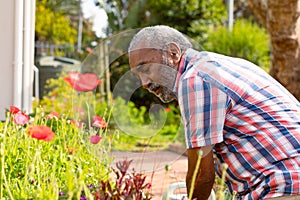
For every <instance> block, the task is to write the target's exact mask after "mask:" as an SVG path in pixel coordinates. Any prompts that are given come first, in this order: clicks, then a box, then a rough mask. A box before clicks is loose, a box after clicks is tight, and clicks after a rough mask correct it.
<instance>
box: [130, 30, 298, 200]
mask: <svg viewBox="0 0 300 200" xmlns="http://www.w3.org/2000/svg"><path fill="white" fill-rule="evenodd" d="M128 54H129V63H130V67H131V71H132V72H133V73H134V74H136V75H137V76H138V77H139V78H140V80H141V82H142V85H143V87H144V88H146V89H148V90H149V91H150V92H152V93H154V94H156V95H157V96H158V97H159V98H160V99H161V100H162V101H163V102H170V101H172V100H175V99H176V100H177V101H178V103H179V107H180V110H181V115H182V119H183V123H184V125H185V136H186V144H187V152H188V172H187V176H186V183H187V189H188V191H190V188H191V180H192V176H193V173H194V171H195V168H196V163H197V160H198V157H199V156H198V152H199V150H200V149H201V150H202V152H203V156H202V159H201V164H200V167H199V170H198V171H197V179H196V182H195V189H194V190H193V198H196V199H198V200H200V199H207V198H208V197H209V195H210V191H211V189H212V186H213V183H214V179H215V171H216V172H217V174H218V175H220V174H221V173H222V165H224V164H225V165H227V166H228V168H227V170H226V184H227V186H228V188H229V190H230V192H234V191H235V192H237V199H268V198H276V197H282V196H285V197H286V198H287V199H295V198H297V197H296V196H297V195H298V194H300V103H299V102H298V101H297V100H296V99H295V98H294V97H293V96H292V95H291V94H290V93H289V92H288V91H287V90H286V89H285V88H284V87H282V86H281V85H280V84H279V83H278V82H277V81H276V80H274V79H273V78H272V77H271V76H270V75H268V74H267V73H266V72H264V71H263V70H262V69H260V68H259V67H258V66H256V65H254V64H252V63H250V62H248V61H246V60H243V59H240V58H232V57H227V56H224V55H220V54H216V53H212V52H205V51H196V50H194V49H192V45H191V43H190V42H189V40H188V39H187V38H186V37H185V36H184V35H183V34H181V33H180V32H178V31H177V30H175V29H173V28H171V27H168V26H162V25H158V26H153V27H146V28H143V29H142V30H140V31H139V32H138V33H137V34H136V35H135V36H134V37H133V39H132V41H131V43H130V45H129V49H128ZM213 154H215V155H216V158H217V159H216V160H214V157H213ZM298 198H299V199H300V197H298Z"/></svg>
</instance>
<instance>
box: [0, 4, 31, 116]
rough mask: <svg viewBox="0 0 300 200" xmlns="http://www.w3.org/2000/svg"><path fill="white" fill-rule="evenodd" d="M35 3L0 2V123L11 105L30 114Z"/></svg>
mask: <svg viewBox="0 0 300 200" xmlns="http://www.w3.org/2000/svg"><path fill="white" fill-rule="evenodd" d="M34 13H35V0H9V1H8V0H0V28H1V29H2V30H1V31H0V44H1V45H0V61H1V62H0V70H1V71H0V120H5V109H8V108H9V106H10V105H15V106H18V107H19V108H21V109H22V110H24V111H27V112H31V98H32V76H33V60H34V16H35V14H34Z"/></svg>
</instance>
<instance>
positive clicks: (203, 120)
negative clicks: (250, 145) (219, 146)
mask: <svg viewBox="0 0 300 200" xmlns="http://www.w3.org/2000/svg"><path fill="white" fill-rule="evenodd" d="M226 101H227V95H226V94H225V93H224V92H223V91H221V90H220V89H218V88H217V87H216V86H214V85H213V84H211V83H209V82H206V81H203V79H202V78H201V77H199V76H192V77H189V78H186V79H183V80H181V81H180V83H179V88H178V102H179V106H180V110H181V113H182V118H183V122H184V125H185V137H186V145H187V148H196V147H202V146H207V145H213V144H216V143H220V142H222V141H223V127H224V121H225V115H226Z"/></svg>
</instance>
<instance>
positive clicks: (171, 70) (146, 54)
mask: <svg viewBox="0 0 300 200" xmlns="http://www.w3.org/2000/svg"><path fill="white" fill-rule="evenodd" d="M129 60H130V68H131V71H132V72H133V73H134V74H135V75H137V76H138V77H139V78H140V80H141V81H142V85H143V87H144V88H146V89H147V90H148V91H150V92H151V93H153V94H155V95H156V96H158V97H159V98H160V99H161V101H162V102H164V103H168V102H171V101H172V100H174V99H176V96H175V94H174V93H173V88H174V83H175V79H176V75H177V70H176V69H177V67H176V66H175V65H173V64H171V63H170V62H168V59H167V55H166V52H165V53H164V52H163V51H162V50H158V49H138V50H134V51H132V52H131V53H130V59H129Z"/></svg>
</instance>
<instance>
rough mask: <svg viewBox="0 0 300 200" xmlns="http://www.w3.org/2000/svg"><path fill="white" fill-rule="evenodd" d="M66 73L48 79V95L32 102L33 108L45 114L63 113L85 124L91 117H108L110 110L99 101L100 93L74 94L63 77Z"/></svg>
mask: <svg viewBox="0 0 300 200" xmlns="http://www.w3.org/2000/svg"><path fill="white" fill-rule="evenodd" d="M65 76H66V72H64V71H63V72H62V73H61V74H59V75H58V78H57V79H48V80H47V84H46V88H47V89H48V91H49V92H48V93H47V94H46V95H44V97H43V99H42V100H40V101H38V102H34V104H33V107H34V108H43V110H45V111H46V112H50V111H55V112H58V113H65V115H67V116H68V117H69V118H75V119H78V120H80V121H82V122H85V123H90V120H91V118H92V116H94V115H98V116H104V118H105V117H107V116H108V115H109V110H110V109H111V108H110V107H109V105H108V103H107V102H102V101H100V98H101V95H100V93H98V92H97V93H96V92H95V91H89V92H85V93H78V92H76V91H75V90H74V89H73V88H72V87H71V86H70V85H69V83H67V82H66V81H64V77H65Z"/></svg>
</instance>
